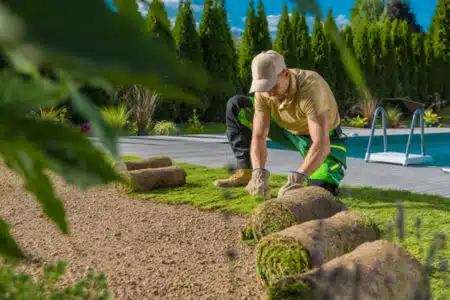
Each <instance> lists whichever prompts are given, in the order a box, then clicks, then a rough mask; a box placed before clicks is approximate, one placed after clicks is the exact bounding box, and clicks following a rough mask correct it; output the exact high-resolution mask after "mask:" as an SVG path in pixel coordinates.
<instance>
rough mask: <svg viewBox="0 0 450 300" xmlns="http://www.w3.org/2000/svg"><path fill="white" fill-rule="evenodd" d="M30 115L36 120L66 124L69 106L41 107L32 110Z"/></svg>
mask: <svg viewBox="0 0 450 300" xmlns="http://www.w3.org/2000/svg"><path fill="white" fill-rule="evenodd" d="M29 117H31V118H33V119H35V120H47V121H54V122H55V123H59V124H64V123H66V122H67V108H66V107H61V108H53V107H51V108H40V109H39V110H37V111H31V112H30V114H29Z"/></svg>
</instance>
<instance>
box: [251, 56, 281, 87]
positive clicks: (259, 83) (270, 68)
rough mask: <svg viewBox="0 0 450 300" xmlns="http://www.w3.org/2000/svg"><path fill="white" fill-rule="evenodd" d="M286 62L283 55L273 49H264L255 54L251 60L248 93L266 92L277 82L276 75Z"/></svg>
mask: <svg viewBox="0 0 450 300" xmlns="http://www.w3.org/2000/svg"><path fill="white" fill-rule="evenodd" d="M284 69H286V64H285V62H284V58H283V56H282V55H281V54H280V53H278V52H276V51H274V50H269V51H264V52H261V53H260V54H258V55H256V56H255V57H254V58H253V61H252V78H253V80H252V85H251V87H250V92H249V93H254V92H268V91H269V90H270V89H271V88H273V87H274V86H275V84H276V83H277V76H278V74H280V73H281V72H282V71H283V70H284Z"/></svg>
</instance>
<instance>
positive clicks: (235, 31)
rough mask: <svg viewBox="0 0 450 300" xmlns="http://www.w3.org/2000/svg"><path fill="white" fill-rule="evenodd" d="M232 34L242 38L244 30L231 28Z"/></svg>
mask: <svg viewBox="0 0 450 300" xmlns="http://www.w3.org/2000/svg"><path fill="white" fill-rule="evenodd" d="M231 32H232V33H234V34H236V35H238V36H240V35H242V33H244V29H242V28H240V27H231Z"/></svg>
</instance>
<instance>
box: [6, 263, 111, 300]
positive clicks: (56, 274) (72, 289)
mask: <svg viewBox="0 0 450 300" xmlns="http://www.w3.org/2000/svg"><path fill="white" fill-rule="evenodd" d="M66 266H67V265H66V263H65V262H58V263H57V264H54V265H47V266H45V268H44V270H43V273H42V275H41V276H39V278H37V280H35V279H33V278H32V277H31V276H30V275H29V274H27V273H24V272H18V271H17V270H16V268H15V267H14V266H13V265H1V264H0V299H5V300H7V299H27V300H43V299H50V300H72V299H73V300H75V299H96V300H103V299H112V297H111V295H110V293H109V291H108V284H107V282H106V278H105V276H104V275H103V274H100V275H98V276H96V275H94V273H93V272H92V271H91V272H89V274H88V275H87V277H85V278H83V279H82V280H80V281H78V282H76V283H75V284H73V285H66V286H62V285H61V283H60V282H59V281H60V280H61V278H62V276H63V275H64V273H65V271H66Z"/></svg>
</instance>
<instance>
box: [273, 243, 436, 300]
mask: <svg viewBox="0 0 450 300" xmlns="http://www.w3.org/2000/svg"><path fill="white" fill-rule="evenodd" d="M429 293H430V283H429V280H428V278H427V276H426V272H425V268H424V266H422V265H421V264H420V262H419V261H418V260H417V259H416V258H415V257H414V256H413V255H412V254H411V253H409V252H408V251H406V250H405V249H404V248H403V247H402V246H400V245H397V244H394V243H392V242H390V241H386V240H377V241H372V242H366V243H364V244H362V245H360V246H359V247H357V248H356V249H355V250H353V251H352V252H349V253H347V254H345V255H342V256H340V257H337V258H335V259H333V260H331V261H329V262H327V263H325V264H324V265H322V266H321V267H320V268H315V269H313V270H311V271H309V272H307V273H305V274H303V275H300V276H291V277H285V278H282V279H280V280H279V281H278V282H277V283H275V284H274V285H273V286H272V287H270V288H269V291H268V295H267V299H271V300H281V299H336V300H344V299H345V300H346V299H348V300H351V299H377V300H378V299H380V300H381V299H383V300H400V299H401V300H403V299H404V300H409V299H413V300H425V299H431V298H429V295H430V294H429Z"/></svg>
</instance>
